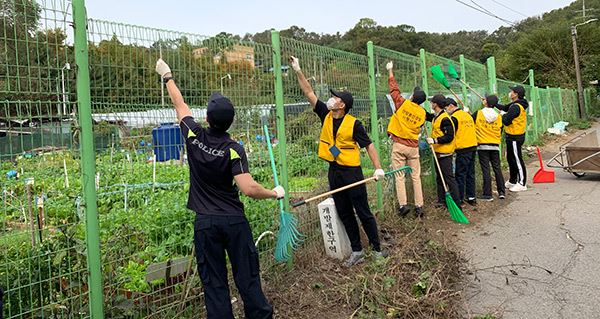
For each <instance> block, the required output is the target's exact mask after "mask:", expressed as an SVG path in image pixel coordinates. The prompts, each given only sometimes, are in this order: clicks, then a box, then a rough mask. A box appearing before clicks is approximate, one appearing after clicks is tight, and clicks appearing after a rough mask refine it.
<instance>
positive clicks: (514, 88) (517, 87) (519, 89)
mask: <svg viewBox="0 0 600 319" xmlns="http://www.w3.org/2000/svg"><path fill="white" fill-rule="evenodd" d="M509 88H510V90H511V91H513V92H515V93H517V95H518V96H519V98H520V99H523V98H525V88H524V87H523V86H522V85H515V86H510V87H509Z"/></svg>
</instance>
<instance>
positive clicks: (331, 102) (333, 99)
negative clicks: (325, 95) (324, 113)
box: [327, 97, 336, 111]
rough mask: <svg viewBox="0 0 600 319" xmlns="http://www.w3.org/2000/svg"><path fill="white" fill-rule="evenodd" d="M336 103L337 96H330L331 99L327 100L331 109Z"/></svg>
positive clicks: (328, 107)
mask: <svg viewBox="0 0 600 319" xmlns="http://www.w3.org/2000/svg"><path fill="white" fill-rule="evenodd" d="M335 103H336V100H335V98H333V97H332V98H329V100H327V109H328V110H330V111H331V110H333V109H335Z"/></svg>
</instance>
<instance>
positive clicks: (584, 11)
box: [575, 0, 596, 19]
mask: <svg viewBox="0 0 600 319" xmlns="http://www.w3.org/2000/svg"><path fill="white" fill-rule="evenodd" d="M594 10H596V9H594V8H586V6H585V0H583V7H582V8H581V10H575V12H581V13H582V14H583V18H584V19H585V18H586V17H587V15H586V12H588V11H594Z"/></svg>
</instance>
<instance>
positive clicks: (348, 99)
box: [329, 90, 354, 112]
mask: <svg viewBox="0 0 600 319" xmlns="http://www.w3.org/2000/svg"><path fill="white" fill-rule="evenodd" d="M329 91H330V92H331V94H332V95H333V96H336V97H339V98H340V99H342V102H344V104H345V105H346V112H348V111H349V110H350V109H351V108H352V105H353V104H354V98H353V97H352V94H350V92H348V91H334V90H329Z"/></svg>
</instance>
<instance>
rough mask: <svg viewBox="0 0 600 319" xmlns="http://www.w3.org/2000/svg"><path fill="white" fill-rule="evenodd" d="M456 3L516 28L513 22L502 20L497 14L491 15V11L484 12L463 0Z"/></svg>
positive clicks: (457, 0)
mask: <svg viewBox="0 0 600 319" xmlns="http://www.w3.org/2000/svg"><path fill="white" fill-rule="evenodd" d="M455 1H456V2H458V3H460V4H462V5H464V6H467V7H469V8H471V9H473V10H476V11H479V12H481V13H483V14H485V15H487V16H490V17H492V18H496V19H498V20H500V21H502V22H504V23H508V24H510V25H511V26H514V25H515V23H514V22H512V21H509V20H506V19H503V18H501V17H499V16H497V15H496V14H493V13H491V12H489V11H487V10H485V9H484V10H482V9H480V8H478V7H475V6H472V5H470V4H468V3H465V2H463V1H461V0H455ZM478 6H479V5H478Z"/></svg>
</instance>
